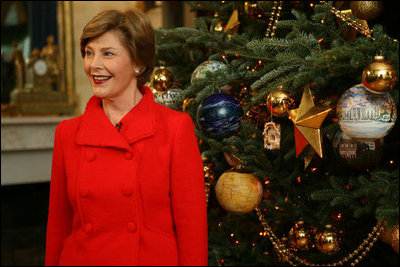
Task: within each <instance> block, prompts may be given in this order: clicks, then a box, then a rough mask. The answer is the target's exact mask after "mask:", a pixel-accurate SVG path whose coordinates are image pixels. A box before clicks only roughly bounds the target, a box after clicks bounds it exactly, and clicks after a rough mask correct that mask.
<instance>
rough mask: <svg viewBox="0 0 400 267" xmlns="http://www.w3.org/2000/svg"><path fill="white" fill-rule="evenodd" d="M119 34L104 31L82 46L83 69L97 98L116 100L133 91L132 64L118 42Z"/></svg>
mask: <svg viewBox="0 0 400 267" xmlns="http://www.w3.org/2000/svg"><path fill="white" fill-rule="evenodd" d="M119 34H120V33H119V32H117V31H108V32H105V33H103V34H101V35H99V36H97V37H95V38H93V39H92V40H90V41H89V42H88V43H87V45H86V46H85V57H84V58H83V64H84V70H85V73H86V75H87V77H88V78H89V81H90V85H91V86H92V89H93V94H94V95H95V96H97V97H99V98H102V99H103V98H106V99H108V100H117V99H118V98H123V97H125V96H126V95H127V94H128V93H129V91H130V90H127V89H128V88H130V89H132V90H135V89H136V88H137V78H136V76H135V75H134V69H135V67H136V65H135V64H134V63H133V62H132V60H131V57H130V54H129V51H128V49H127V48H126V47H125V46H124V45H123V44H122V43H121V41H120V37H119Z"/></svg>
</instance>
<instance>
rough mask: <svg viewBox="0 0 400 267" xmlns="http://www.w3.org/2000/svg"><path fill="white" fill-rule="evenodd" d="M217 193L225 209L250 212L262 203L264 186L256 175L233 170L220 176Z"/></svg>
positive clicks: (216, 186) (216, 187) (216, 188)
mask: <svg viewBox="0 0 400 267" xmlns="http://www.w3.org/2000/svg"><path fill="white" fill-rule="evenodd" d="M215 194H216V197H217V200H218V202H219V204H220V205H221V206H222V208H224V209H225V210H227V211H232V212H239V213H248V212H251V211H253V210H254V209H255V208H256V207H257V206H258V205H259V204H260V202H261V199H262V195H263V187H262V184H261V182H260V180H259V179H258V178H257V177H255V176H254V175H252V174H250V173H241V172H238V171H235V170H232V171H227V172H225V173H223V174H222V175H221V176H220V177H219V179H218V181H217V184H216V185H215Z"/></svg>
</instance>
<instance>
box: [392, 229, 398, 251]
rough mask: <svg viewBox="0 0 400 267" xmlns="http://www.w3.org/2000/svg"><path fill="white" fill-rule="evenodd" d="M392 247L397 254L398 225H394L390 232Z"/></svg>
mask: <svg viewBox="0 0 400 267" xmlns="http://www.w3.org/2000/svg"><path fill="white" fill-rule="evenodd" d="M392 248H393V249H394V251H396V253H397V254H399V225H396V226H395V227H394V230H393V232H392Z"/></svg>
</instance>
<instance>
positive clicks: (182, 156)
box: [171, 114, 208, 266]
mask: <svg viewBox="0 0 400 267" xmlns="http://www.w3.org/2000/svg"><path fill="white" fill-rule="evenodd" d="M177 128H178V129H177V132H176V136H175V140H174V143H173V151H172V163H171V201H172V212H173V215H174V222H175V228H176V234H177V240H178V250H179V265H191V266H203V265H207V262H208V244H207V242H208V240H207V206H206V195H205V184H204V171H203V163H202V160H201V156H200V151H199V147H198V144H197V141H196V135H195V132H194V126H193V122H192V120H191V118H190V116H189V115H187V114H185V116H183V120H182V121H181V123H180V125H179V126H178V127H177Z"/></svg>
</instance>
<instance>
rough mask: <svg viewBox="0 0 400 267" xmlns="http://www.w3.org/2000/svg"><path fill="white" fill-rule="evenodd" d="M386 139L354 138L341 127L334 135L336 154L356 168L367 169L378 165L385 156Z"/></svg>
mask: <svg viewBox="0 0 400 267" xmlns="http://www.w3.org/2000/svg"><path fill="white" fill-rule="evenodd" d="M383 143H384V139H383V138H381V139H375V140H364V141H359V140H354V139H352V138H350V137H348V136H347V135H346V134H345V133H344V132H343V131H342V130H341V129H339V130H338V131H337V132H336V134H335V136H334V137H333V148H334V149H335V151H336V154H337V155H338V156H339V157H340V158H342V159H344V160H345V162H346V163H347V164H348V165H349V166H350V167H352V168H353V169H356V170H365V169H368V168H371V167H373V166H375V165H377V164H378V163H379V161H380V159H381V158H382V156H383V150H382V145H383Z"/></svg>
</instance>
